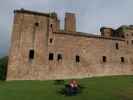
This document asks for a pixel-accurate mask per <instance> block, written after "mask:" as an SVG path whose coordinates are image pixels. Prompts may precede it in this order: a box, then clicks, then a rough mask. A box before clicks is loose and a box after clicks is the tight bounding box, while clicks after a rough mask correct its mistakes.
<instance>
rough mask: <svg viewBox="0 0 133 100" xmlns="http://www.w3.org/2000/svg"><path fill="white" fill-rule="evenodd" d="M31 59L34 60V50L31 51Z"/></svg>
mask: <svg viewBox="0 0 133 100" xmlns="http://www.w3.org/2000/svg"><path fill="white" fill-rule="evenodd" d="M29 59H30V60H32V59H34V50H33V49H32V50H30V51H29Z"/></svg>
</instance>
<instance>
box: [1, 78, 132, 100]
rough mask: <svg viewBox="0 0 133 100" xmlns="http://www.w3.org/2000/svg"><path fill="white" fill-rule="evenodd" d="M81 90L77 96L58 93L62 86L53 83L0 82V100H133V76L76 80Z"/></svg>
mask: <svg viewBox="0 0 133 100" xmlns="http://www.w3.org/2000/svg"><path fill="white" fill-rule="evenodd" d="M78 81H79V83H80V85H81V86H83V87H84V88H83V90H82V92H81V93H80V94H78V95H77V96H72V97H67V96H64V95H61V94H59V93H58V91H60V90H61V89H62V88H63V87H64V84H66V83H67V82H68V80H66V81H65V83H63V84H62V85H58V84H55V81H9V82H4V81H0V100H133V76H116V77H99V78H88V79H81V80H78Z"/></svg>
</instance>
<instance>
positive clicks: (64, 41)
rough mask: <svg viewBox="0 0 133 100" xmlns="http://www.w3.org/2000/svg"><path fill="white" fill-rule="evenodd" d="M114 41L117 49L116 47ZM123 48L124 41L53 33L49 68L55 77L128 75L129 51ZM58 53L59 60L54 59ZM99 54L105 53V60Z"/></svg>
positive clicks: (131, 71) (124, 46) (129, 68)
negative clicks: (51, 59)
mask: <svg viewBox="0 0 133 100" xmlns="http://www.w3.org/2000/svg"><path fill="white" fill-rule="evenodd" d="M116 43H118V44H119V49H116ZM126 47H127V45H126V43H125V41H119V40H111V39H110V40H108V39H100V38H99V39H97V38H88V37H80V36H73V35H64V34H58V33H57V34H55V41H54V45H53V44H51V45H50V46H49V52H53V53H54V54H55V58H54V60H53V61H49V65H50V66H49V67H51V69H52V70H53V71H55V77H57V78H58V77H62V78H64V77H65V78H69V77H89V76H101V75H102V76H103V75H120V74H132V73H133V67H132V64H133V63H132V61H131V59H132V56H131V52H132V51H130V53H129V52H127V50H126ZM132 53H133V52H132ZM58 54H62V60H61V61H57V55H58ZM76 55H79V56H80V62H79V63H76V61H75V56H76ZM103 56H106V58H107V61H106V62H103V59H102V57H103ZM121 57H124V62H121ZM53 71H51V72H52V73H53Z"/></svg>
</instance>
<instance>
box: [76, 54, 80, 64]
mask: <svg viewBox="0 0 133 100" xmlns="http://www.w3.org/2000/svg"><path fill="white" fill-rule="evenodd" d="M76 62H77V63H78V62H80V57H79V56H78V55H76Z"/></svg>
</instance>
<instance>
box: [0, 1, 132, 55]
mask: <svg viewBox="0 0 133 100" xmlns="http://www.w3.org/2000/svg"><path fill="white" fill-rule="evenodd" d="M20 8H24V9H29V10H35V11H40V12H49V11H51V12H52V11H55V12H57V13H58V15H59V18H60V19H61V23H62V26H63V19H64V13H65V12H74V13H76V16H77V31H82V32H87V33H93V34H99V28H100V27H101V26H109V27H113V28H117V27H119V26H120V25H129V24H133V0H2V1H1V3H0V56H2V55H5V54H7V53H8V50H9V47H10V38H11V31H12V24H13V10H14V9H20Z"/></svg>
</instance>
